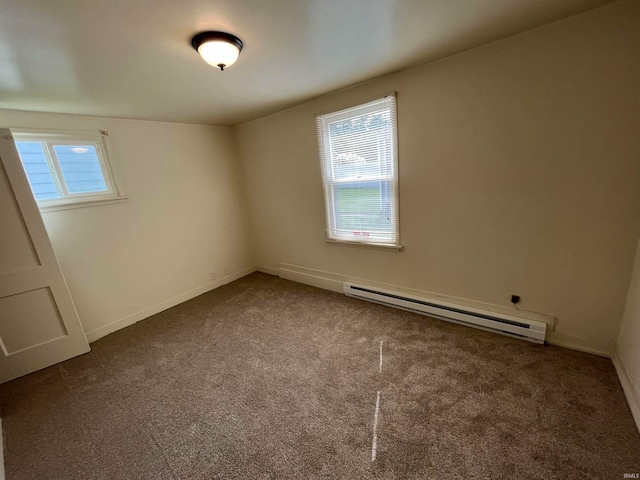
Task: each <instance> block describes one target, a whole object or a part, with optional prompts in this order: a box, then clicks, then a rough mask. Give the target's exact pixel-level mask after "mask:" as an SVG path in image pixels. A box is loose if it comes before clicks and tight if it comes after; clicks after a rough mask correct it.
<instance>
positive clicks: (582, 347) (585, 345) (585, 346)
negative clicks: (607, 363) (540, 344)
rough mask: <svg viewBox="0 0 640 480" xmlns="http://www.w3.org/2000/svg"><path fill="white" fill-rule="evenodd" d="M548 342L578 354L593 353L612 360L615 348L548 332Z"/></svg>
mask: <svg viewBox="0 0 640 480" xmlns="http://www.w3.org/2000/svg"><path fill="white" fill-rule="evenodd" d="M546 342H547V343H549V344H551V345H556V346H558V347H564V348H568V349H570V350H576V351H578V352H584V353H591V354H593V355H598V356H600V357H606V358H611V357H612V355H613V346H612V345H604V344H598V343H594V342H591V341H589V340H585V339H584V338H579V337H572V336H571V335H565V334H564V333H560V332H549V331H548V332H547V339H546Z"/></svg>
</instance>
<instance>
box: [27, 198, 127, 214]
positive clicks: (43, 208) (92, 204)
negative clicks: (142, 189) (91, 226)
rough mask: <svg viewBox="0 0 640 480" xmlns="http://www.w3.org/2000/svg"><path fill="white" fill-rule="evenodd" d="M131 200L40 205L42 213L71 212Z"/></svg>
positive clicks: (117, 199)
mask: <svg viewBox="0 0 640 480" xmlns="http://www.w3.org/2000/svg"><path fill="white" fill-rule="evenodd" d="M128 200H129V197H112V198H104V199H99V200H85V201H81V202H69V203H58V204H55V205H40V204H39V205H38V208H39V209H40V211H41V212H43V213H47V212H55V211H57V210H70V209H73V208H85V207H100V206H102V205H111V204H113V203H123V202H126V201H128Z"/></svg>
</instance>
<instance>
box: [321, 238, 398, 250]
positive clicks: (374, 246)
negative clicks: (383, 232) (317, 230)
mask: <svg viewBox="0 0 640 480" xmlns="http://www.w3.org/2000/svg"><path fill="white" fill-rule="evenodd" d="M324 240H325V242H327V243H329V244H331V245H342V246H345V247H362V248H371V249H374V250H388V251H392V252H400V251H402V249H403V248H404V247H403V246H402V245H391V244H386V243H364V242H350V241H348V240H334V239H333V238H325V239H324Z"/></svg>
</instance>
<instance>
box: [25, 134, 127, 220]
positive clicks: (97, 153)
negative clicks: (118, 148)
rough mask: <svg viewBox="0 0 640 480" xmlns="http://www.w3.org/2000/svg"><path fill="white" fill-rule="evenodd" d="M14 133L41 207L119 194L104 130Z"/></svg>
mask: <svg viewBox="0 0 640 480" xmlns="http://www.w3.org/2000/svg"><path fill="white" fill-rule="evenodd" d="M105 133H106V132H105ZM13 137H14V141H15V144H16V148H17V150H18V155H19V156H20V160H21V161H22V166H23V167H24V170H25V173H26V174H27V179H28V180H29V185H31V190H32V192H33V196H34V197H35V199H36V201H37V202H38V204H39V206H40V207H41V208H42V207H55V206H64V205H72V204H78V203H95V202H100V201H105V200H113V199H117V198H120V197H119V193H118V191H117V189H116V185H115V182H114V179H113V174H112V172H111V167H110V165H109V159H108V157H107V151H106V145H105V141H104V134H99V133H98V132H96V133H95V134H93V133H88V132H80V133H42V132H38V133H35V132H16V131H13Z"/></svg>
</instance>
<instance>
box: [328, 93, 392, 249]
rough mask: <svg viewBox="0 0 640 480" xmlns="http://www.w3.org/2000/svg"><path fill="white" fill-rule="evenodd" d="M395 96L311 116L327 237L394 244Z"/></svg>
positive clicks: (373, 243)
mask: <svg viewBox="0 0 640 480" xmlns="http://www.w3.org/2000/svg"><path fill="white" fill-rule="evenodd" d="M395 104H396V102H395V96H393V95H389V96H386V97H384V98H381V99H379V100H375V101H373V102H369V103H366V104H364V105H359V106H357V107H353V108H348V109H346V110H341V111H339V112H334V113H329V114H326V115H319V116H318V117H317V118H316V125H317V128H318V141H319V147H320V162H321V164H322V184H323V188H324V199H325V212H326V224H327V234H326V236H327V239H328V240H330V241H338V242H348V243H359V244H372V245H385V246H396V247H397V246H399V238H398V237H399V236H398V177H397V171H398V161H397V147H396V108H395Z"/></svg>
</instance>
